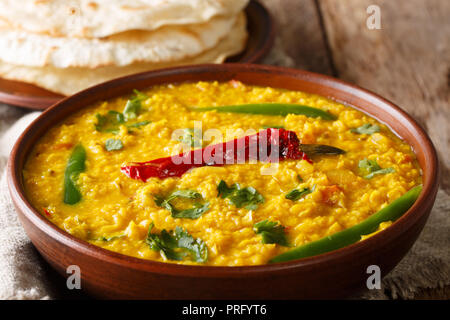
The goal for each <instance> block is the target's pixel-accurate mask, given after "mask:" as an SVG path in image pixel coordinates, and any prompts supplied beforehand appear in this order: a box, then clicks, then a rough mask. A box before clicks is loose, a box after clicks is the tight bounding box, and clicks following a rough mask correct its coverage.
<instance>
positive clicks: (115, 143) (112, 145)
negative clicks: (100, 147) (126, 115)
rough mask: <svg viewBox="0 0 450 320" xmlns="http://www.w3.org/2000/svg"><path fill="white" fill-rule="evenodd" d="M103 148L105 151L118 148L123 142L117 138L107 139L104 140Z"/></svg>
mask: <svg viewBox="0 0 450 320" xmlns="http://www.w3.org/2000/svg"><path fill="white" fill-rule="evenodd" d="M105 148H106V150H107V151H114V150H120V149H122V148H123V143H122V141H121V140H119V139H108V140H106V141H105Z"/></svg>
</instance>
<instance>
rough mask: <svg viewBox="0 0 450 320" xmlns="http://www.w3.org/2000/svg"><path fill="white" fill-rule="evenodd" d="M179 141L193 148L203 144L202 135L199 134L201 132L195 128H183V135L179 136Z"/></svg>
mask: <svg viewBox="0 0 450 320" xmlns="http://www.w3.org/2000/svg"><path fill="white" fill-rule="evenodd" d="M178 141H180V142H181V143H183V144H184V145H187V146H189V147H193V148H198V147H201V146H202V138H201V135H199V132H196V130H194V129H193V128H186V129H183V135H181V136H179V137H178Z"/></svg>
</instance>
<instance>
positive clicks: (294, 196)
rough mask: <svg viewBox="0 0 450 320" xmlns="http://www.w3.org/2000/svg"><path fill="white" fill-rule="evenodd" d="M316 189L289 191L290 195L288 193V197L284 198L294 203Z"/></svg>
mask: <svg viewBox="0 0 450 320" xmlns="http://www.w3.org/2000/svg"><path fill="white" fill-rule="evenodd" d="M314 189H315V188H314V187H313V188H312V189H310V188H302V189H293V190H291V191H289V192H288V193H286V195H285V196H284V197H285V198H286V199H289V200H292V201H297V200H299V199H300V198H302V197H304V196H306V195H307V194H310V193H312V192H313V191H314Z"/></svg>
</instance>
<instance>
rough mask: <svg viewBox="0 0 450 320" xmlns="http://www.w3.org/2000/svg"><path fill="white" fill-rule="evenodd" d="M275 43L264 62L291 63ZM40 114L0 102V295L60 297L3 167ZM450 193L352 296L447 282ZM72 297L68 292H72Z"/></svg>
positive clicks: (404, 293)
mask: <svg viewBox="0 0 450 320" xmlns="http://www.w3.org/2000/svg"><path fill="white" fill-rule="evenodd" d="M279 47H280V46H275V49H274V50H273V51H272V52H271V54H270V56H269V57H268V58H267V59H266V61H265V63H267V64H274V65H284V66H292V65H293V61H292V59H290V58H289V57H288V56H286V55H285V54H284V53H283V52H282V51H280V50H279V49H277V48H279ZM38 114H39V113H37V112H33V113H25V111H24V110H21V109H17V108H15V107H11V106H6V105H1V104H0V172H2V177H1V180H0V299H62V298H67V297H68V296H70V295H71V294H72V293H69V292H68V291H69V290H66V291H65V290H62V289H61V288H63V287H64V283H65V280H64V279H63V278H62V277H58V276H55V275H54V274H52V273H51V272H49V268H50V267H49V266H48V265H47V264H46V263H45V262H44V261H43V260H42V258H41V257H40V256H39V255H38V253H37V251H36V250H35V249H34V247H33V246H32V244H31V242H30V240H29V239H28V237H27V236H26V234H25V232H24V231H23V229H22V226H21V225H20V222H19V221H18V219H17V215H16V213H15V210H14V208H13V206H12V203H11V200H10V198H9V192H8V188H7V185H6V179H5V174H4V172H5V166H6V161H7V157H8V155H9V152H10V150H11V147H12V145H13V144H14V142H15V141H16V139H17V137H18V136H19V135H20V133H21V132H22V131H23V129H24V128H25V127H26V126H27V125H28V123H30V122H31V121H32V120H33V119H34V118H35V117H36V116H37V115H38ZM449 247H450V196H449V195H447V194H446V193H445V192H444V191H442V190H440V191H439V194H438V196H437V200H436V204H435V207H434V209H433V212H432V213H431V216H430V219H429V220H428V223H427V225H426V227H425V229H424V231H423V233H422V234H421V236H420V238H419V240H418V241H417V242H416V244H415V245H414V247H413V248H412V249H411V251H410V252H409V253H408V255H407V256H406V257H405V258H404V259H403V260H402V262H401V263H400V264H399V265H398V266H397V267H396V268H395V269H394V270H393V271H392V272H391V273H390V274H389V275H387V276H386V277H385V278H384V279H383V281H382V286H381V289H379V290H377V289H375V290H367V291H366V292H363V293H362V294H361V295H358V296H355V297H353V298H363V299H390V298H394V299H395V298H413V297H414V295H415V294H416V293H417V292H418V291H419V290H422V289H424V288H439V287H443V286H448V285H450V270H449V268H450V267H449V266H450V253H449V250H448V248H449ZM72 295H73V294H72Z"/></svg>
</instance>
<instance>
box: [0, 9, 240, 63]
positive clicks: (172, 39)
mask: <svg viewBox="0 0 450 320" xmlns="http://www.w3.org/2000/svg"><path fill="white" fill-rule="evenodd" d="M237 19H240V20H241V21H242V20H243V19H245V18H244V13H242V12H241V13H240V14H238V15H236V16H231V17H230V16H226V17H224V16H217V17H215V18H213V19H212V20H210V21H208V22H205V23H201V24H192V25H183V26H164V27H161V28H159V29H158V30H154V31H142V30H131V31H126V32H122V33H119V34H114V35H112V36H109V37H105V38H101V39H85V38H67V37H52V36H49V35H42V34H30V33H28V32H24V31H18V30H14V29H9V28H8V27H5V26H4V27H3V28H0V48H2V50H0V60H2V61H3V62H6V63H9V64H15V65H21V66H28V67H46V66H52V67H57V68H69V67H85V68H86V67H89V68H97V67H102V66H108V65H115V66H127V65H130V64H133V63H138V62H145V63H167V62H170V61H177V60H183V59H187V58H189V57H193V56H196V55H199V54H200V53H201V52H204V51H206V50H209V49H211V48H213V47H214V46H216V45H217V43H218V41H219V40H220V39H222V38H224V37H225V35H227V34H229V33H230V32H231V29H232V27H233V25H234V24H235V23H236V20H237ZM241 23H242V22H241Z"/></svg>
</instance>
